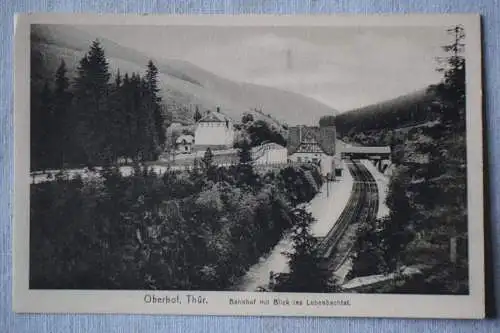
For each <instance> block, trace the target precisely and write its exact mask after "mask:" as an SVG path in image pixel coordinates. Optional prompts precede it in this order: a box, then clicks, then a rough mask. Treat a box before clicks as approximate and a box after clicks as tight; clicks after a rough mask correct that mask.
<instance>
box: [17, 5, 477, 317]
mask: <svg viewBox="0 0 500 333" xmlns="http://www.w3.org/2000/svg"><path fill="white" fill-rule="evenodd" d="M30 24H72V25H85V24H91V25H148V26H150V25H197V26H203V25H210V26H338V27H343V26H345V27H347V26H350V27H352V26H374V27H375V26H377V27H379V26H386V27H397V26H443V27H445V26H452V25H455V24H462V25H463V26H464V28H465V31H466V40H465V44H466V53H465V56H466V64H467V72H466V81H467V90H466V91H467V116H466V117H467V148H468V149H467V161H468V165H467V166H468V167H467V177H468V219H469V220H468V222H469V223H468V227H469V287H470V294H469V295H464V296H435V295H385V294H384V295H383V294H350V293H342V294H300V293H293V294H291V293H257V292H256V293H249V292H221V291H213V292H196V291H186V292H184V291H111V290H103V291H96V290H30V289H29V230H30V229H29V209H30V207H29V184H30V179H29V164H30V163H29V150H30V145H29V141H30V140H29V133H30V119H29V118H30V114H29V91H30V88H29V73H30V61H29V54H30V53H29V50H30V41H29V31H30ZM15 25H16V28H15V31H16V33H15V45H14V50H15V54H14V59H15V62H14V87H15V90H14V195H13V198H14V205H13V206H14V209H13V212H14V214H13V278H12V281H13V294H12V301H13V309H14V311H16V312H22V313H26V312H43V313H143V314H146V313H147V314H189V315H194V314H206V315H264V316H276V315H280V316H325V317H337V316H351V317H414V318H483V317H484V316H485V304H484V303H485V290H484V286H485V282H484V222H483V221H484V211H483V210H484V203H483V189H484V186H483V124H482V113H483V109H482V88H481V85H482V82H481V75H482V74H481V70H482V66H481V31H480V17H479V15H476V14H444V15H435V14H433V15H427V14H412V15H399V14H398V15H392V14H391V15H369V16H362V15H334V16H328V15H319V16H273V15H259V16H256V15H241V16H240V15H238V16H225V15H212V16H208V15H207V16H165V15H163V16H161V15H133V14H128V15H114V14H105V15H97V14H54V13H50V14H49V13H46V14H41V13H40V14H38V13H37V14H21V15H19V16H17V17H16V20H15ZM486 222H487V221H486ZM148 295H149V296H151V295H154V296H155V297H158V298H162V297H168V298H169V299H170V300H173V299H177V296H178V299H179V300H180V301H181V304H172V303H169V304H165V303H155V304H153V303H147V297H148ZM188 295H192V296H194V297H196V300H197V302H198V301H201V304H200V303H191V304H188ZM203 298H204V299H205V301H206V303H203ZM231 298H233V299H242V298H245V299H249V300H251V299H255V300H256V304H254V305H230V304H229V303H230V299H231ZM163 299H164V300H166V298H163ZM275 299H280V300H285V299H287V300H288V301H289V302H291V303H293V302H294V301H297V302H298V301H299V300H301V301H302V305H293V304H290V305H274V300H275ZM260 300H269V301H270V305H264V304H261V303H260ZM307 300H309V301H321V300H329V301H331V302H332V303H336V305H331V306H308V305H306V301H307Z"/></svg>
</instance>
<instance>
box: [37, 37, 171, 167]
mask: <svg viewBox="0 0 500 333" xmlns="http://www.w3.org/2000/svg"><path fill="white" fill-rule="evenodd" d="M31 61H32V80H31V170H44V169H62V168H68V167H81V166H97V165H110V164H115V163H117V162H118V161H120V160H123V159H125V160H132V161H144V160H154V159H156V158H157V157H158V155H159V153H160V152H161V150H162V147H163V144H164V141H165V133H164V129H163V123H164V119H163V115H162V105H161V102H162V100H161V97H160V96H159V87H158V69H157V68H156V66H155V64H154V63H153V62H152V61H149V62H148V64H147V68H146V71H145V73H144V74H143V75H141V74H139V73H131V74H128V73H125V74H124V75H122V73H120V71H119V70H118V71H117V72H116V74H115V75H114V80H111V79H112V75H111V73H110V70H109V64H108V60H107V59H106V56H105V53H104V49H103V47H102V46H101V45H100V43H99V41H98V40H95V41H94V42H93V43H92V45H91V46H90V48H89V51H88V52H87V53H86V54H85V56H84V57H83V58H82V59H81V60H80V61H79V64H78V68H77V71H76V75H75V77H74V79H73V80H70V79H69V78H68V70H67V67H66V63H65V62H64V60H61V62H60V65H59V67H58V69H57V71H56V72H55V74H54V77H53V79H40V77H39V76H37V73H40V72H41V71H43V70H44V69H42V68H40V67H41V66H43V61H41V60H40V59H39V58H37V57H35V56H33V55H32V60H31Z"/></svg>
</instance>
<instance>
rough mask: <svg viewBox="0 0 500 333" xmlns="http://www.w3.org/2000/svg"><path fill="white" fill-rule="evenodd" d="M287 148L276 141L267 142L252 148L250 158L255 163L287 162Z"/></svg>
mask: <svg viewBox="0 0 500 333" xmlns="http://www.w3.org/2000/svg"><path fill="white" fill-rule="evenodd" d="M287 157H288V150H287V149H286V147H283V146H281V145H279V144H277V143H274V142H269V143H265V144H263V145H260V146H257V147H254V148H252V160H253V161H254V163H255V164H284V163H287Z"/></svg>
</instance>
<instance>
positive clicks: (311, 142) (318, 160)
mask: <svg viewBox="0 0 500 333" xmlns="http://www.w3.org/2000/svg"><path fill="white" fill-rule="evenodd" d="M335 136H336V133H335V127H333V126H328V127H307V126H297V127H290V129H289V132H288V140H287V149H288V159H289V160H290V161H291V162H297V163H314V164H317V165H318V166H319V167H320V170H321V174H323V175H325V176H326V175H335V174H337V175H338V173H339V169H338V168H336V162H337V161H338V160H339V159H338V158H337V156H336V155H335V154H336V149H335V145H336V137H335Z"/></svg>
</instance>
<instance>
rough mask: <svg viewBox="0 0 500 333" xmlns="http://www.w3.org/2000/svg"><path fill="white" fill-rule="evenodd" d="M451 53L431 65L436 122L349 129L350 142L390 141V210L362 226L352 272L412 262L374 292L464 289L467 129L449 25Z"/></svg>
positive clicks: (457, 34)
mask: <svg viewBox="0 0 500 333" xmlns="http://www.w3.org/2000/svg"><path fill="white" fill-rule="evenodd" d="M449 33H450V36H451V37H452V42H451V43H450V44H449V45H445V46H443V49H444V50H445V51H447V52H448V53H449V55H448V57H447V58H446V59H445V60H446V61H445V62H444V63H442V64H441V65H440V66H439V67H438V68H437V69H438V71H440V72H442V73H443V79H442V81H441V82H440V83H439V84H437V85H435V86H433V87H431V88H430V92H431V93H432V94H433V95H434V96H435V98H434V100H433V101H432V104H433V105H435V107H436V108H437V110H438V113H437V118H436V120H437V121H436V122H434V123H432V124H428V125H426V126H421V127H414V128H410V129H404V130H398V126H397V124H396V126H394V125H393V126H392V127H389V128H385V127H384V128H380V129H378V130H376V129H371V131H368V132H362V131H356V130H353V131H352V132H351V133H350V134H349V135H348V136H347V137H348V138H350V139H351V140H353V141H355V142H360V143H363V142H366V141H368V140H369V141H371V142H373V144H376V145H385V144H391V145H392V147H393V151H395V154H396V155H397V156H395V157H396V158H394V159H393V163H395V168H394V173H393V175H392V177H391V180H390V185H389V193H388V196H387V199H386V204H387V206H388V207H389V209H390V214H389V215H388V216H387V217H385V218H382V219H379V220H376V221H373V224H371V225H367V226H364V227H363V228H362V230H360V237H359V239H358V244H357V248H356V254H355V255H354V259H353V260H354V261H353V263H354V265H353V270H352V271H351V274H350V276H351V277H357V276H365V275H372V274H384V273H389V272H401V270H402V269H403V268H404V267H408V266H412V267H416V268H418V269H419V270H420V271H421V272H422V274H420V275H418V276H417V277H414V278H412V279H410V280H408V279H405V278H402V277H401V279H400V280H398V281H396V282H395V283H393V284H390V285H386V286H383V287H377V288H375V289H374V290H372V292H393V293H433V294H457V293H458V294H466V293H468V253H467V248H468V228H467V222H468V220H467V160H466V133H465V102H466V94H465V59H464V57H463V55H462V52H463V38H464V31H463V29H462V27H460V26H457V27H454V28H452V29H450V30H449Z"/></svg>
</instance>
